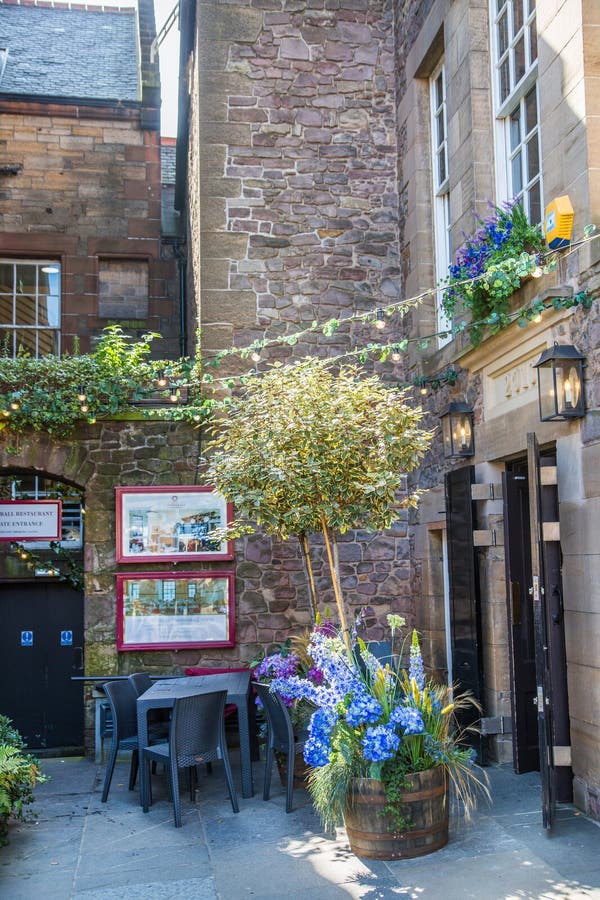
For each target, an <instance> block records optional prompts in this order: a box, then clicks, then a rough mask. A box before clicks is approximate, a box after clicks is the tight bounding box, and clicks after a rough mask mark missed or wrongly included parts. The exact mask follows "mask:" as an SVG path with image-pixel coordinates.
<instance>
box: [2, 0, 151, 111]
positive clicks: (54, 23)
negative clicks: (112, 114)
mask: <svg viewBox="0 0 600 900" xmlns="http://www.w3.org/2000/svg"><path fill="white" fill-rule="evenodd" d="M92 10H93V11H92ZM137 46H138V45H137V17H136V16H135V14H134V13H132V12H131V11H127V12H125V11H124V12H104V11H101V10H95V9H93V8H88V9H87V10H86V9H83V8H82V9H77V8H71V9H68V8H59V7H54V8H53V7H41V6H20V5H14V3H10V2H9V3H4V2H2V0H0V48H3V47H4V48H8V57H7V61H6V68H5V70H4V74H3V75H2V78H1V80H0V94H17V95H36V96H47V97H61V98H62V97H72V98H81V99H94V100H125V101H131V100H134V101H135V100H138V99H139V97H138V50H137Z"/></svg>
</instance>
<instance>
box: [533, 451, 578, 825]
mask: <svg viewBox="0 0 600 900" xmlns="http://www.w3.org/2000/svg"><path fill="white" fill-rule="evenodd" d="M540 462H541V461H540V453H539V448H538V443H537V438H536V436H535V434H533V433H531V434H528V435H527V463H528V475H529V491H530V504H529V506H530V523H531V575H532V586H531V594H532V600H533V620H534V633H535V664H536V708H537V722H538V737H539V748H540V773H541V776H542V820H543V824H544V828H548V829H550V828H552V825H553V822H554V815H555V810H556V802H557V800H558V801H563V800H569V799H570V797H571V787H570V785H571V772H570V740H569V703H568V693H567V677H566V654H565V645H564V629H563V623H562V584H561V576H560V543H559V541H558V539H557V538H558V535H554V536H553V535H550V536H549V537H546V535H545V533H544V524H545V523H553V522H557V520H558V502H557V491H556V487H555V486H554V485H553V484H551V483H550V482H551V481H552V480H551V479H544V484H546V487H544V486H543V482H542V477H541V469H542V468H543V467H544V466H541V465H540ZM542 462H545V463H546V466H545V468H551V464H552V463H553V462H555V460H554V459H545V460H544V461H542ZM548 464H550V465H548ZM554 481H555V479H554ZM549 488H550V489H549Z"/></svg>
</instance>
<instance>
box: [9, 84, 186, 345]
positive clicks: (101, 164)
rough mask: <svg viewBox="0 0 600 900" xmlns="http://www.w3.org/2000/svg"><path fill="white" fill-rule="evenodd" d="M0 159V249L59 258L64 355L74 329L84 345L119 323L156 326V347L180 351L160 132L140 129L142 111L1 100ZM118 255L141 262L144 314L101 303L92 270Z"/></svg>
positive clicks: (137, 330)
mask: <svg viewBox="0 0 600 900" xmlns="http://www.w3.org/2000/svg"><path fill="white" fill-rule="evenodd" d="M2 165H6V166H8V165H10V166H13V165H15V166H18V167H19V170H18V173H17V174H16V175H0V256H2V257H5V258H6V257H8V258H15V257H16V258H19V257H22V256H29V257H34V258H35V257H36V256H37V257H38V258H50V259H57V260H59V261H60V262H61V264H62V336H63V343H62V347H63V352H64V351H69V350H72V348H73V340H74V338H75V336H77V337H78V339H79V345H80V348H81V350H82V351H84V352H85V351H87V350H89V349H90V347H91V341H92V338H93V337H94V336H97V335H98V334H99V333H100V332H101V330H102V328H104V327H105V326H106V325H107V324H109V323H110V322H118V323H121V324H123V325H124V326H125V327H126V330H127V331H129V332H130V333H133V334H141V333H142V332H145V331H148V330H151V331H156V332H159V333H161V334H162V335H163V338H164V340H163V342H162V346H161V347H160V349H158V344H157V345H156V347H157V351H158V352H159V354H160V355H163V356H167V355H172V356H178V355H179V346H178V342H177V334H178V315H177V311H178V295H177V290H178V289H177V279H176V273H175V264H174V261H173V258H172V251H171V250H170V249H168V248H163V247H161V242H160V227H161V221H160V147H159V144H158V132H157V131H154V130H145V129H143V128H142V125H141V111H140V110H139V109H127V108H118V109H115V110H110V109H108V108H106V107H104V108H94V107H92V106H89V107H84V106H70V105H68V104H65V105H62V104H54V105H52V104H45V103H25V102H23V103H22V102H20V101H18V100H7V99H3V100H2V101H0V166H2ZM123 260H129V261H130V262H131V264H132V265H138V266H145V267H147V270H148V289H147V293H146V298H145V300H146V303H147V311H146V310H140V309H138V306H137V305H136V306H135V307H134V306H131V305H127V306H126V307H124V308H123V310H122V311H121V312H120V313H119V312H118V310H117V309H116V308H113V307H111V306H110V305H109V306H107V305H106V304H104V306H103V307H99V300H100V283H99V282H100V276H99V270H101V269H102V268H103V267H107V266H109V267H110V266H111V265H121V264H122V261H123ZM103 299H105V300H109V301H110V300H111V299H115V300H116V295H115V297H114V298H111V297H109V296H106V297H105V296H104V295H103ZM134 312H135V313H136V315H132V313H134ZM138 312H144V314H143V315H138V314H137V313H138Z"/></svg>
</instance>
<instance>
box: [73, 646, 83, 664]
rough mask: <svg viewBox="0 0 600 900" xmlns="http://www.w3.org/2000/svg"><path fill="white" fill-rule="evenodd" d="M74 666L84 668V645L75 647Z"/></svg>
mask: <svg viewBox="0 0 600 900" xmlns="http://www.w3.org/2000/svg"><path fill="white" fill-rule="evenodd" d="M73 668H74V669H83V647H73Z"/></svg>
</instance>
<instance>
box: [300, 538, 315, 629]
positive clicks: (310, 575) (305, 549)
mask: <svg viewBox="0 0 600 900" xmlns="http://www.w3.org/2000/svg"><path fill="white" fill-rule="evenodd" d="M298 540H299V541H300V549H301V550H302V559H303V561H304V568H305V570H306V576H307V581H308V599H309V601H310V614H311V617H312V621H313V625H316V624H317V614H318V608H317V591H316V588H315V575H314V572H313V567H312V561H311V558H310V547H309V545H308V537H307V535H306V534H299V535H298Z"/></svg>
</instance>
